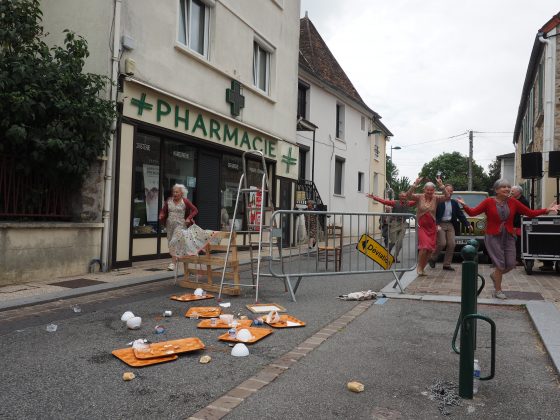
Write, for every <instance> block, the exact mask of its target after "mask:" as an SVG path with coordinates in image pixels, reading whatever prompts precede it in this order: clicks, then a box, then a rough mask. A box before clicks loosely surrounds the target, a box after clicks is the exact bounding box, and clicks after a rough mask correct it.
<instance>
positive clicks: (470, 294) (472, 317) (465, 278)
mask: <svg viewBox="0 0 560 420" xmlns="http://www.w3.org/2000/svg"><path fill="white" fill-rule="evenodd" d="M476 254H477V250H476V248H475V247H474V246H472V245H466V246H465V247H463V249H462V250H461V255H462V256H463V259H464V261H463V266H462V278H461V315H460V318H461V351H460V358H459V396H460V397H462V398H469V399H472V397H473V364H474V351H475V347H476V320H477V319H482V320H484V321H486V322H488V323H489V324H490V328H491V365H490V375H489V376H487V377H484V378H480V379H481V380H489V379H492V378H493V377H494V372H495V360H496V324H495V323H494V321H492V320H491V319H490V318H488V317H486V316H483V315H480V314H478V313H476V298H477V290H476V282H477V278H478V263H477V261H476Z"/></svg>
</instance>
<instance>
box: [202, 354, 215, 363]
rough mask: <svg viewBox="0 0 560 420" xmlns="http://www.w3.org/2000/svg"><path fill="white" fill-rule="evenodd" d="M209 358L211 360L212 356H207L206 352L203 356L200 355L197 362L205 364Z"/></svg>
mask: <svg viewBox="0 0 560 420" xmlns="http://www.w3.org/2000/svg"><path fill="white" fill-rule="evenodd" d="M210 360H212V358H211V357H210V356H208V355H207V354H205V355H204V356H202V357H201V358H200V360H199V363H202V364H206V363H208V362H210Z"/></svg>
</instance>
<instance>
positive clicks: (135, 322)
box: [126, 316, 142, 330]
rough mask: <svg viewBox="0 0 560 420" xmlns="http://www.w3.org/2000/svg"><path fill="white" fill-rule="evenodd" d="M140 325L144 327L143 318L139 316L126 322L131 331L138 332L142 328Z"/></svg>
mask: <svg viewBox="0 0 560 420" xmlns="http://www.w3.org/2000/svg"><path fill="white" fill-rule="evenodd" d="M140 325H142V318H140V317H139V316H135V317H133V318H130V319H129V320H128V321H126V326H127V327H128V328H130V329H131V330H137V329H138V328H140Z"/></svg>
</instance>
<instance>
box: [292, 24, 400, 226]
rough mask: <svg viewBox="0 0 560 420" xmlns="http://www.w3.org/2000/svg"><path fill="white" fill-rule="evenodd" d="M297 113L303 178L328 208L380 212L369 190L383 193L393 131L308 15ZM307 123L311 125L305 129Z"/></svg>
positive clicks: (302, 43)
mask: <svg viewBox="0 0 560 420" xmlns="http://www.w3.org/2000/svg"><path fill="white" fill-rule="evenodd" d="M298 116H299V118H300V128H299V129H298V135H297V142H298V145H299V146H300V165H301V167H300V179H302V178H305V179H307V180H312V181H313V182H314V184H315V186H316V188H317V190H318V192H319V194H320V196H321V200H322V202H323V204H324V205H326V206H327V209H328V210H329V211H340V212H368V211H382V206H381V205H379V204H376V203H375V202H373V201H372V200H370V199H368V198H367V197H366V194H367V193H373V194H378V195H380V196H383V195H384V189H385V150H386V146H385V144H386V141H387V137H388V136H390V135H392V134H391V133H390V132H389V130H388V129H387V128H386V127H385V126H384V125H383V124H382V123H381V122H380V121H379V119H380V116H379V115H378V114H377V113H375V112H374V111H373V110H371V109H370V108H369V107H368V106H367V105H366V104H365V103H364V101H363V100H362V99H361V97H360V95H359V94H358V92H357V91H356V89H355V88H354V86H353V85H352V83H351V82H350V80H349V79H348V78H347V76H346V75H345V74H344V71H343V70H342V68H341V67H340V66H339V64H338V63H337V62H336V59H335V58H334V57H333V56H332V54H331V53H330V51H329V50H328V47H327V46H326V44H325V43H324V41H323V40H322V38H321V37H320V35H319V34H318V32H317V30H316V29H315V27H314V26H313V24H312V23H311V21H310V20H309V18H308V17H307V16H306V17H304V18H302V19H301V26H300V69H299V94H298ZM304 121H306V122H308V123H311V127H308V128H307V129H306V130H303V129H302V128H301V127H302V126H304V125H305V124H303V122H304ZM307 125H308V126H309V124H307ZM356 233H357V232H352V234H356Z"/></svg>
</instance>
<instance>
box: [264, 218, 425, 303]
mask: <svg viewBox="0 0 560 420" xmlns="http://www.w3.org/2000/svg"><path fill="white" fill-rule="evenodd" d="M384 222H385V223H384ZM383 225H385V226H386V229H383V228H382V226H383ZM415 227H416V217H415V216H414V215H413V214H409V213H348V212H333V211H307V210H277V211H275V212H274V213H273V215H272V217H271V219H270V231H271V232H272V234H271V235H270V243H269V246H270V256H269V261H270V274H268V275H267V276H273V277H277V278H282V279H284V281H285V284H286V287H287V288H289V291H290V293H291V294H292V299H293V300H294V301H295V292H296V291H297V289H298V287H299V284H300V282H301V280H302V278H304V277H317V276H325V275H329V276H332V275H346V276H347V275H352V274H368V273H371V274H375V273H387V272H391V273H392V274H393V276H394V278H395V284H394V286H393V287H396V286H397V285H398V286H399V288H400V291H401V293H403V288H402V286H401V284H400V276H402V273H404V272H406V271H411V270H414V269H415V268H416V264H417V255H418V253H417V248H418V239H417V238H418V237H417V234H416V230H415ZM274 240H275V241H276V243H274V242H273V241H274ZM261 274H262V273H261ZM294 279H295V280H296V283H295V285H294V287H293V288H292V283H291V281H292V280H294Z"/></svg>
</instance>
